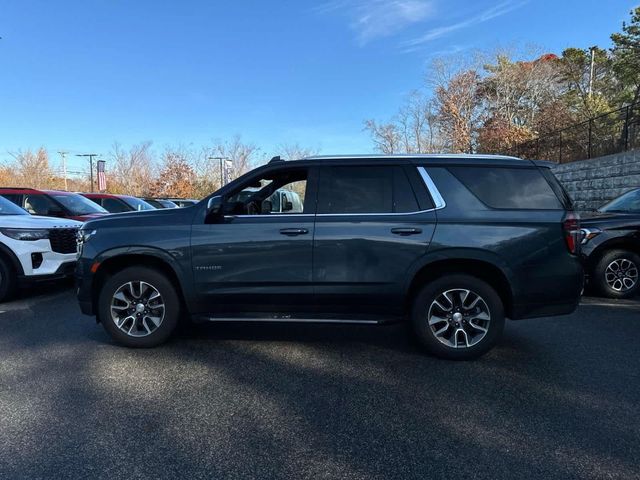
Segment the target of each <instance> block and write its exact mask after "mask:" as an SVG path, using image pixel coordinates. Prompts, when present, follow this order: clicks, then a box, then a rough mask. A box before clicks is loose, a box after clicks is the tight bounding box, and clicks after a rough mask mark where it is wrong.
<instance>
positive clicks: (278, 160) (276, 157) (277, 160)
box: [269, 155, 284, 164]
mask: <svg viewBox="0 0 640 480" xmlns="http://www.w3.org/2000/svg"><path fill="white" fill-rule="evenodd" d="M278 162H284V160H283V159H282V158H280V155H277V156H275V157H273V158H272V159H271V160H269V163H270V164H271V163H278Z"/></svg>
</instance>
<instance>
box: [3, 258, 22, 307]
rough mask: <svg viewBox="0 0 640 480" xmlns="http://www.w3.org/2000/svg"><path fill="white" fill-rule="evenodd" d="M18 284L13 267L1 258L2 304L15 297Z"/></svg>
mask: <svg viewBox="0 0 640 480" xmlns="http://www.w3.org/2000/svg"><path fill="white" fill-rule="evenodd" d="M17 284H18V281H17V278H16V272H15V271H14V270H13V268H12V265H11V264H10V263H9V262H7V261H6V260H5V259H4V258H2V257H0V302H6V301H7V300H10V299H11V297H13V295H15V293H16V290H17Z"/></svg>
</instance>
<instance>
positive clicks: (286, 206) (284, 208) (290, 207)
mask: <svg viewBox="0 0 640 480" xmlns="http://www.w3.org/2000/svg"><path fill="white" fill-rule="evenodd" d="M291 210H293V203H291V202H284V205H283V206H282V211H283V212H290V211H291Z"/></svg>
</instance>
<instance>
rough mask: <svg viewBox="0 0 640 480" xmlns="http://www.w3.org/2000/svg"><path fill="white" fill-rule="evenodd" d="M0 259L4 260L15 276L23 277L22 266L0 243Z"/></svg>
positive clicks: (9, 250) (8, 249)
mask: <svg viewBox="0 0 640 480" xmlns="http://www.w3.org/2000/svg"><path fill="white" fill-rule="evenodd" d="M0 257H2V258H3V259H5V260H6V261H7V263H8V264H9V266H10V267H11V268H13V271H14V272H15V274H16V275H24V269H23V268H22V264H21V263H20V260H18V257H17V256H16V254H15V253H13V252H12V251H11V249H10V248H9V247H7V246H6V245H4V244H3V243H0Z"/></svg>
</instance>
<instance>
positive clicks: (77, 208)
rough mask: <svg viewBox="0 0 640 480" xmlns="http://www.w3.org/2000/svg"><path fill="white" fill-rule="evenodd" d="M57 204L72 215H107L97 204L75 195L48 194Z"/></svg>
mask: <svg viewBox="0 0 640 480" xmlns="http://www.w3.org/2000/svg"><path fill="white" fill-rule="evenodd" d="M50 195H51V197H52V198H53V199H54V200H56V201H57V202H58V203H61V204H62V205H63V206H64V207H65V208H66V209H67V210H69V212H71V214H72V215H89V214H92V213H108V212H107V211H106V210H105V209H104V208H102V207H101V206H100V205H98V204H97V203H94V202H92V201H91V200H89V199H88V198H87V197H83V196H82V195H78V194H77V193H64V194H53V193H52V194H50Z"/></svg>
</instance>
